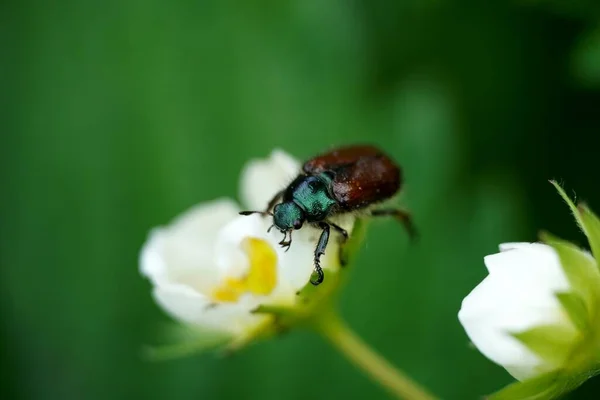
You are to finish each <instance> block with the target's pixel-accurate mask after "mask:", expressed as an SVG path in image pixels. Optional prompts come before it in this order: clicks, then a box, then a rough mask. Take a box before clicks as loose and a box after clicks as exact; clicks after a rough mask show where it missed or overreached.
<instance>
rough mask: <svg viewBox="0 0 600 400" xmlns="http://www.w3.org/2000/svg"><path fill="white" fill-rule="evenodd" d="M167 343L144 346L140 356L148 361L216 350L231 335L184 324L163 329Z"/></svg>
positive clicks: (229, 339) (227, 340)
mask: <svg viewBox="0 0 600 400" xmlns="http://www.w3.org/2000/svg"><path fill="white" fill-rule="evenodd" d="M163 335H164V336H165V341H167V342H168V343H167V344H163V345H155V346H145V347H144V348H143V349H142V357H143V358H145V359H147V360H149V361H166V360H173V359H178V358H184V357H189V356H192V355H197V354H200V353H204V352H207V351H211V350H217V349H219V348H221V347H223V346H225V345H226V344H227V343H228V342H230V341H231V336H229V335H227V334H225V333H222V332H215V331H207V330H198V329H196V328H194V327H189V326H184V325H176V324H173V325H169V326H167V327H166V328H164V329H163Z"/></svg>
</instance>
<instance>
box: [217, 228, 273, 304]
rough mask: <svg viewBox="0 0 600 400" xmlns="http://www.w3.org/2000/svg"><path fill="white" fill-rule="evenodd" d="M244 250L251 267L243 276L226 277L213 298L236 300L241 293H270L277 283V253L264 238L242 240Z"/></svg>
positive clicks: (224, 300) (228, 300) (226, 300)
mask: <svg viewBox="0 0 600 400" xmlns="http://www.w3.org/2000/svg"><path fill="white" fill-rule="evenodd" d="M241 246H242V250H244V252H245V253H246V255H247V256H248V261H249V263H250V268H249V271H248V274H246V275H245V276H243V277H241V278H231V277H228V278H226V279H225V280H224V281H223V283H222V284H221V286H219V287H218V288H217V289H216V290H215V291H214V293H213V299H214V300H216V301H223V302H231V303H233V302H236V301H238V299H239V298H240V296H241V295H243V294H245V293H252V294H255V295H261V296H264V295H268V294H270V293H271V292H272V291H273V289H275V285H276V284H277V253H276V252H275V250H274V249H273V247H271V245H270V244H269V243H268V242H267V241H265V240H262V239H258V238H254V237H248V238H246V239H244V240H243V241H242V244H241Z"/></svg>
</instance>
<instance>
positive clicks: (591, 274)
mask: <svg viewBox="0 0 600 400" xmlns="http://www.w3.org/2000/svg"><path fill="white" fill-rule="evenodd" d="M540 238H541V240H542V241H543V242H544V243H546V244H548V245H549V246H552V248H553V249H554V250H555V251H556V253H557V254H558V258H559V259H560V263H561V266H562V268H563V271H564V272H565V275H566V276H567V279H568V281H569V284H570V286H571V289H572V291H571V292H572V293H574V294H576V295H578V296H579V297H580V298H581V299H582V300H583V303H584V306H585V308H586V312H587V316H588V317H587V320H588V321H593V320H595V318H596V315H597V310H596V308H597V301H598V296H599V294H600V271H598V268H597V267H596V261H595V260H594V259H593V258H592V257H591V256H590V255H589V254H588V253H585V252H584V251H582V250H581V249H579V248H578V247H577V246H575V245H573V244H572V243H569V242H567V241H564V240H562V239H559V238H556V237H554V236H552V235H550V234H549V233H546V232H542V233H541V234H540ZM573 318H574V319H580V318H581V316H573Z"/></svg>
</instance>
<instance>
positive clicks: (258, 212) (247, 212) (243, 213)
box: [239, 211, 273, 217]
mask: <svg viewBox="0 0 600 400" xmlns="http://www.w3.org/2000/svg"><path fill="white" fill-rule="evenodd" d="M239 214H240V215H252V214H260V215H262V216H263V217H266V216H267V215H270V216H271V217H272V216H273V213H272V212H270V211H240V213H239Z"/></svg>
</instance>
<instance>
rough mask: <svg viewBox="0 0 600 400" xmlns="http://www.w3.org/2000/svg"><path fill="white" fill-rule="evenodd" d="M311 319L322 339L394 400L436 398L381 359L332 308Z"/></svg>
mask: <svg viewBox="0 0 600 400" xmlns="http://www.w3.org/2000/svg"><path fill="white" fill-rule="evenodd" d="M313 321H314V324H313V327H314V329H315V330H316V331H317V332H318V333H319V334H320V335H321V336H322V337H323V338H325V339H326V340H327V341H328V342H329V343H331V344H332V345H333V347H335V348H336V349H337V350H338V351H339V352H340V353H342V354H343V355H344V356H345V357H346V358H348V360H349V361H350V362H352V363H353V364H354V365H356V366H357V367H358V368H360V369H361V370H362V371H363V372H364V373H365V374H367V375H368V376H369V377H370V378H371V379H372V380H374V381H375V382H377V383H378V384H380V385H381V386H382V387H383V388H385V389H386V390H387V391H388V392H390V393H391V394H393V395H394V396H395V397H397V398H398V399H404V400H434V399H436V397H435V396H433V395H432V394H430V393H429V392H427V390H426V389H425V388H423V387H421V386H420V385H419V384H418V383H417V382H415V381H413V380H412V379H410V378H409V377H408V376H406V375H405V374H404V373H402V372H401V371H400V370H398V369H396V368H395V367H394V366H393V365H392V364H390V363H389V362H388V361H387V360H386V359H385V358H383V357H382V356H380V355H379V354H377V353H376V352H375V351H374V350H373V349H371V348H370V347H369V346H368V345H367V344H366V343H365V342H363V341H362V339H361V338H360V337H359V336H358V335H356V334H355V333H354V332H353V331H352V330H351V329H350V328H349V327H348V326H347V325H346V324H345V323H344V322H343V321H342V319H341V318H340V317H338V315H337V314H336V313H335V312H334V311H333V310H329V311H328V312H323V313H321V314H318V316H317V317H315V318H314V319H313Z"/></svg>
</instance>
